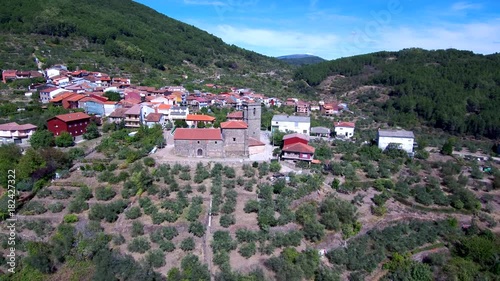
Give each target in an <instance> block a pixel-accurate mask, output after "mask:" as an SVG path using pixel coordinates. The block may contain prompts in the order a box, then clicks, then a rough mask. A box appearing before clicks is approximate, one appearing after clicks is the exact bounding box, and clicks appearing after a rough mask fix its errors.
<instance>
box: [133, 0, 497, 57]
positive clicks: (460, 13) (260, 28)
mask: <svg viewBox="0 0 500 281" xmlns="http://www.w3.org/2000/svg"><path fill="white" fill-rule="evenodd" d="M135 1H136V2H138V3H141V4H144V5H146V6H149V7H151V8H153V9H155V10H157V11H158V12H160V13H163V14H165V15H167V16H169V17H171V18H174V19H177V20H180V21H182V22H185V23H188V24H191V25H194V26H196V27H198V28H200V29H202V30H205V31H207V32H208V33H211V34H213V35H215V36H217V37H219V38H221V39H222V40H224V42H226V43H228V44H234V45H236V46H239V47H242V48H245V49H247V50H252V51H255V52H258V53H261V54H264V55H268V56H282V55H289V54H312V55H317V56H320V57H322V58H325V59H329V60H330V59H336V58H341V57H347V56H352V55H358V54H366V53H370V52H377V51H398V50H401V49H404V48H412V47H418V48H424V49H429V50H430V49H448V48H455V49H461V50H471V51H473V52H475V53H481V54H491V53H496V52H500V1H498V0H496V1H495V0H493V1H448V0H433V1H430V0H418V1H417V0H370V1H367V0H359V1H347V0H337V1H335V0H302V1H301V0H287V1H284V0H283V1H275V0H267V1H262V0H135Z"/></svg>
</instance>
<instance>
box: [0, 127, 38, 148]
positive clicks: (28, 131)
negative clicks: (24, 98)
mask: <svg viewBox="0 0 500 281" xmlns="http://www.w3.org/2000/svg"><path fill="white" fill-rule="evenodd" d="M36 129H37V127H36V126H35V125H32V124H23V125H19V124H17V123H16V122H11V123H6V124H0V141H1V143H2V144H7V143H15V144H28V140H29V139H30V137H31V136H32V135H33V133H34V132H35V131H36Z"/></svg>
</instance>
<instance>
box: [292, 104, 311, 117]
mask: <svg viewBox="0 0 500 281" xmlns="http://www.w3.org/2000/svg"><path fill="white" fill-rule="evenodd" d="M295 111H296V112H297V113H298V114H300V115H309V114H310V113H311V111H310V104H309V103H308V102H305V101H298V102H297V104H296V106H295Z"/></svg>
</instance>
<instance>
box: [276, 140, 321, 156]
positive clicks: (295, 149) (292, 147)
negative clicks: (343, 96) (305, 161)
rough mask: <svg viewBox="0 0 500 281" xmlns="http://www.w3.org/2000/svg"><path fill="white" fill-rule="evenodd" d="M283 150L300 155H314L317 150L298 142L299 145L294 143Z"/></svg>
mask: <svg viewBox="0 0 500 281" xmlns="http://www.w3.org/2000/svg"><path fill="white" fill-rule="evenodd" d="M282 150H283V151H286V152H298V153H309V154H313V153H314V151H315V148H314V147H312V146H310V145H307V144H303V143H301V142H298V143H294V144H291V145H287V146H285V147H283V149H282Z"/></svg>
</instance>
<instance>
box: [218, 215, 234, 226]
mask: <svg viewBox="0 0 500 281" xmlns="http://www.w3.org/2000/svg"><path fill="white" fill-rule="evenodd" d="M235 223H236V219H235V217H234V216H233V215H228V214H224V215H222V216H221V217H220V225H221V226H222V227H226V228H227V227H229V226H231V225H233V224H235Z"/></svg>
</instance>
